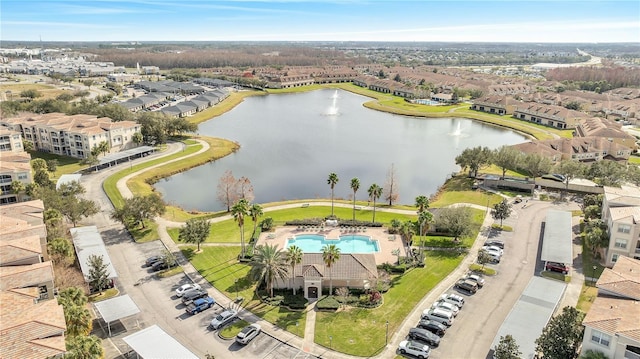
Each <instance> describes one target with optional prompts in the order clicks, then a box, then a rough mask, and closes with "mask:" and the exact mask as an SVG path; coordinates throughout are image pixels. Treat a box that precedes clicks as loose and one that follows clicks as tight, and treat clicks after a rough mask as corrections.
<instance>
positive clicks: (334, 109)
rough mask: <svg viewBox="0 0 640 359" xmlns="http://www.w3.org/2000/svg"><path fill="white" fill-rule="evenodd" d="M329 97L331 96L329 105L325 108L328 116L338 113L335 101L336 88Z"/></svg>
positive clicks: (336, 97) (336, 99) (336, 95)
mask: <svg viewBox="0 0 640 359" xmlns="http://www.w3.org/2000/svg"><path fill="white" fill-rule="evenodd" d="M331 98H332V102H331V106H330V107H329V109H328V110H327V115H330V116H332V115H337V114H338V105H337V102H338V90H336V92H334V93H333V95H332V96H331Z"/></svg>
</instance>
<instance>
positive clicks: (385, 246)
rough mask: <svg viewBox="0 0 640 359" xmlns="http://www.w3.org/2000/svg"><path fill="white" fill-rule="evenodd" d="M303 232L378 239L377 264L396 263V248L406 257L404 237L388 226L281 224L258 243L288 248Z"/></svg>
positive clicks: (261, 237) (329, 237) (264, 235)
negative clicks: (290, 240)
mask: <svg viewBox="0 0 640 359" xmlns="http://www.w3.org/2000/svg"><path fill="white" fill-rule="evenodd" d="M301 234H316V235H322V236H325V237H326V238H327V239H336V240H337V239H339V238H340V236H341V235H342V236H344V235H350V234H355V235H361V236H368V237H371V239H372V240H377V241H378V248H380V251H379V252H374V253H373V254H374V256H375V259H376V264H377V265H380V264H383V263H385V262H388V263H392V264H393V263H395V262H396V261H397V260H398V257H397V256H396V255H394V254H393V251H394V250H396V249H399V250H400V256H402V257H405V256H406V255H407V253H406V247H405V246H404V244H403V243H402V239H401V238H400V235H399V234H389V232H387V229H386V228H381V227H359V228H358V229H354V228H341V227H337V226H336V227H332V226H324V227H320V226H315V227H314V226H300V227H296V226H281V227H277V228H276V229H275V231H272V232H264V233H261V234H260V237H259V238H258V241H257V242H256V245H261V244H271V245H273V244H277V245H278V248H281V249H284V248H286V244H287V239H289V238H294V237H295V236H297V235H301Z"/></svg>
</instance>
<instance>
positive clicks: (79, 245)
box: [69, 226, 118, 279]
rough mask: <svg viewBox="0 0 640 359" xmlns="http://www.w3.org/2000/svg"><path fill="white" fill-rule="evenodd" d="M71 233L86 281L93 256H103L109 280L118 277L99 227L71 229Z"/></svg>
mask: <svg viewBox="0 0 640 359" xmlns="http://www.w3.org/2000/svg"><path fill="white" fill-rule="evenodd" d="M69 232H71V238H73V246H74V247H75V249H76V254H77V256H78V263H80V269H81V270H82V274H84V277H85V279H86V278H87V276H88V275H89V263H88V261H89V256H91V255H92V254H95V255H97V256H102V260H103V263H104V264H106V265H107V271H108V272H109V279H113V278H117V277H118V273H117V272H116V269H115V267H114V266H113V264H111V258H110V257H109V253H108V252H107V247H105V245H104V242H103V241H102V236H100V232H98V227H96V226H87V227H75V228H71V229H69Z"/></svg>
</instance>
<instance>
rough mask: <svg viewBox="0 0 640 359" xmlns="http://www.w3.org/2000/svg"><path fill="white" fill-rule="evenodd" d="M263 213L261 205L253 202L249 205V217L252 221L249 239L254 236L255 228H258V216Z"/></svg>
mask: <svg viewBox="0 0 640 359" xmlns="http://www.w3.org/2000/svg"><path fill="white" fill-rule="evenodd" d="M262 215H264V211H263V210H262V206H261V205H259V204H257V203H254V204H252V205H251V207H249V217H251V220H252V221H253V233H252V234H251V239H254V238H255V237H256V229H257V228H258V218H259V217H261V216H262Z"/></svg>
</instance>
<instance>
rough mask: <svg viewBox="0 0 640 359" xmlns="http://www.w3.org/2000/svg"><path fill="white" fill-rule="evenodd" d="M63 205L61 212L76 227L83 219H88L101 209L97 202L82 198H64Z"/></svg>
mask: <svg viewBox="0 0 640 359" xmlns="http://www.w3.org/2000/svg"><path fill="white" fill-rule="evenodd" d="M62 203H63V206H62V207H61V208H60V209H59V210H60V212H61V213H62V215H63V216H65V218H67V220H69V222H71V223H72V224H73V226H74V227H75V226H76V225H77V224H78V222H80V221H81V220H82V218H88V217H91V216H93V215H94V214H96V213H98V212H100V208H99V207H98V204H97V203H96V202H94V201H92V200H89V199H85V198H80V196H68V197H64V198H63V200H62Z"/></svg>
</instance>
